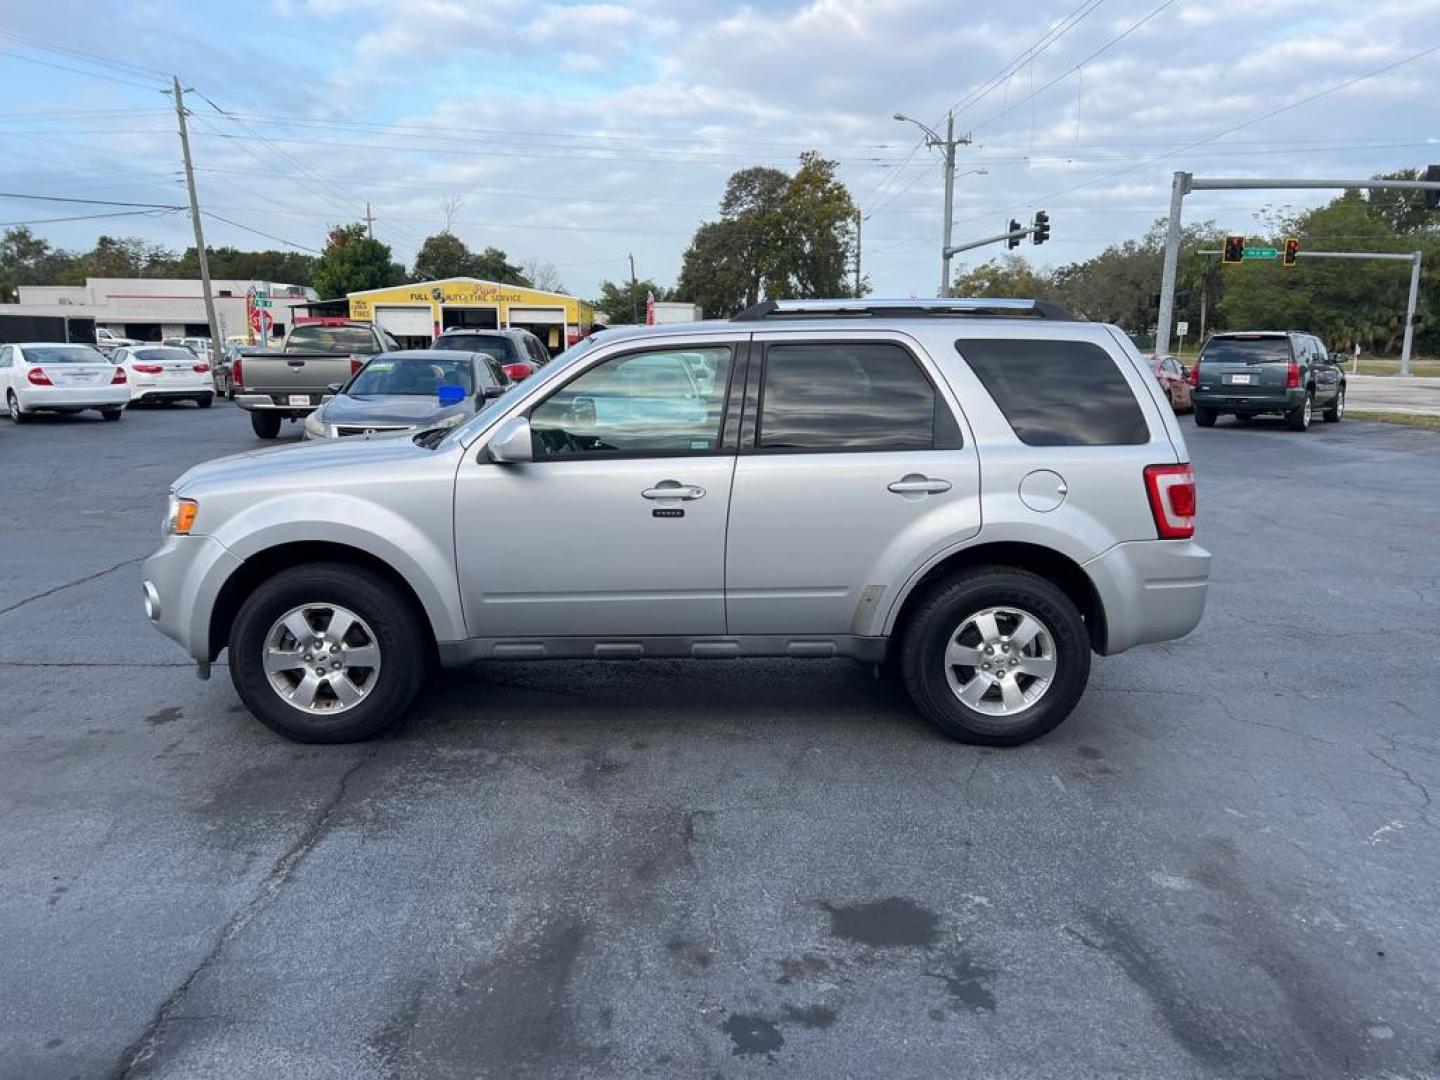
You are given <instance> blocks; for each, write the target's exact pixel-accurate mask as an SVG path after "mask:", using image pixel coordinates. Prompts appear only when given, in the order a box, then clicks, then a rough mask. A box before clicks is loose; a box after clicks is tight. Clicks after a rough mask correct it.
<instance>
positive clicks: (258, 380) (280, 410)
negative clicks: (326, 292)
mask: <svg viewBox="0 0 1440 1080" xmlns="http://www.w3.org/2000/svg"><path fill="white" fill-rule="evenodd" d="M399 349H400V343H399V342H398V341H396V340H395V339H394V337H392V336H391V335H390V334H389V332H387V331H386V330H385V329H384V328H383V327H379V326H373V325H371V324H370V323H363V322H350V323H340V324H306V325H304V326H297V327H295V329H293V330H291V331H290V336H289V337H287V338H286V339H285V347H284V348H283V349H264V350H258V351H255V352H245V353H242V354H241V358H240V361H239V362H237V361H235V360H232V361H231V363H230V375H231V379H232V380H233V384H234V389H235V393H234V397H235V404H237V405H239V406H240V408H242V409H244V410H245V411H246V412H248V413H249V414H250V426H251V427H252V428H253V429H254V431H255V434H256V435H258V436H259V437H260V438H262V439H273V438H275V437H276V436H278V435H279V434H280V424H281V421H283V420H303V419H304V418H305V417H307V416H309V415H310V413H312V412H314V411H315V409H317V408H318V407H319V406H320V403H321V401H322V400H323V399H324V398H325V396H326V395H327V394H330V393H332V391H331V389H330V387H331V386H333V385H335V384H337V383H345V382H347V381H348V380H349V379H350V376H352V375H354V374H355V373H356V372H358V371H359V370H360V369H361V367H363V366H364V364H365V361H366V360H368V359H370V357H372V356H374V355H375V354H377V353H382V352H398V351H399Z"/></svg>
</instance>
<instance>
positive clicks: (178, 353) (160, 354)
mask: <svg viewBox="0 0 1440 1080" xmlns="http://www.w3.org/2000/svg"><path fill="white" fill-rule="evenodd" d="M135 359H136V360H151V361H154V362H156V363H159V362H162V361H164V362H167V363H171V364H176V363H180V364H193V363H195V354H194V353H192V352H191V351H190V350H189V349H170V348H164V349H136V350H135Z"/></svg>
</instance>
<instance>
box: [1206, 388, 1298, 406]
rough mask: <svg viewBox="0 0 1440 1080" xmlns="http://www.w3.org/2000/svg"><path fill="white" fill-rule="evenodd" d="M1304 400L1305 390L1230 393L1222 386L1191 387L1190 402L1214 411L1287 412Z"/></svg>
mask: <svg viewBox="0 0 1440 1080" xmlns="http://www.w3.org/2000/svg"><path fill="white" fill-rule="evenodd" d="M1304 401H1305V391H1304V390H1303V389H1295V390H1272V391H1269V392H1268V393H1252V394H1232V393H1226V392H1225V389H1224V388H1223V387H1212V388H1211V389H1209V390H1206V389H1192V390H1191V391H1190V402H1191V404H1192V405H1199V406H1200V407H1201V408H1202V409H1213V410H1214V411H1215V412H1289V411H1290V410H1291V409H1295V408H1298V407H1299V406H1300V405H1302V404H1303V403H1304Z"/></svg>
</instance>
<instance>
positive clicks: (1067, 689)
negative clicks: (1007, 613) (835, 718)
mask: <svg viewBox="0 0 1440 1080" xmlns="http://www.w3.org/2000/svg"><path fill="white" fill-rule="evenodd" d="M919 605H920V606H919V608H918V609H917V610H916V611H915V615H914V617H913V618H912V619H910V620H909V622H908V624H907V627H906V630H905V636H904V641H903V643H902V650H903V651H902V654H901V665H902V670H903V672H904V676H905V686H906V689H907V690H909V692H910V697H911V700H912V701H914V703H915V706H916V708H917V709H919V710H920V714H921V715H922V716H924V717H925V719H926V720H928V721H929V722H930V723H931V724H933V725H934V726H935V727H937V728H939V729H940V731H942V732H944V733H945V734H946V735H949V736H950V737H951V738H953V739H958V740H959V741H961V742H966V743H977V744H980V745H983V746H1018V745H1019V744H1021V743H1025V742H1029V741H1030V740H1031V739H1035V738H1039V737H1040V736H1041V735H1044V734H1045V733H1046V732H1048V731H1050V730H1052V729H1053V728H1054V727H1055V726H1056V725H1057V724H1059V723H1060V722H1061V721H1062V720H1064V719H1065V718H1066V717H1067V716H1069V715H1070V712H1071V710H1072V709H1074V708H1075V703H1076V702H1078V701H1079V700H1080V695H1081V694H1082V693H1084V691H1085V684H1086V682H1088V681H1089V678H1090V638H1089V634H1088V633H1087V632H1086V629H1085V622H1084V620H1083V619H1082V618H1081V617H1080V612H1079V611H1078V610H1077V609H1076V607H1075V604H1074V603H1073V602H1072V601H1071V600H1070V598H1069V597H1068V596H1066V595H1065V593H1064V592H1063V591H1062V590H1061V589H1060V588H1059V587H1058V586H1056V585H1055V584H1054V583H1052V582H1050V581H1049V580H1047V579H1045V578H1043V577H1040V576H1039V575H1038V574H1032V573H1030V572H1029V571H1026V570H1019V569H1016V568H1014V567H1008V566H985V567H978V568H976V569H974V570H967V571H965V572H963V573H960V574H957V575H955V576H954V577H952V578H950V579H948V580H946V581H943V582H941V583H940V584H938V585H937V586H936V587H935V588H933V589H932V590H930V592H929V593H928V594H927V595H926V596H925V597H923V598H922V599H921V600H920V601H919ZM1007 606H1008V607H1014V608H1017V609H1020V610H1022V611H1024V612H1026V613H1028V614H1029V615H1030V616H1032V617H1034V618H1035V619H1037V620H1038V621H1039V622H1040V624H1041V625H1042V626H1043V627H1044V629H1045V631H1046V632H1047V633H1048V634H1049V636H1050V639H1051V641H1052V643H1053V647H1054V659H1055V669H1054V675H1053V677H1052V680H1051V684H1050V686H1049V687H1048V688H1047V689H1046V690H1045V691H1044V693H1043V694H1042V695H1041V697H1040V698H1039V700H1038V701H1036V702H1035V703H1034V704H1033V705H1030V706H1029V707H1028V708H1025V709H1023V710H1022V711H1021V712H1020V713H1019V714H1017V715H1014V716H1011V717H1008V718H999V717H994V716H991V715H987V714H986V713H984V712H982V711H979V710H977V709H974V708H971V707H970V706H969V705H967V704H965V703H964V702H962V701H961V700H960V699H959V697H958V696H956V693H955V692H954V691H953V690H952V689H951V687H950V682H949V680H948V679H947V676H946V666H945V652H946V649H947V648H948V646H949V645H950V643H951V641H952V640H953V639H954V637H955V634H956V632H957V631H958V630H959V629H960V628H961V626H962V625H963V624H964V623H965V621H966V620H967V619H969V618H970V617H971V616H972V615H975V614H976V613H977V612H982V611H984V610H985V609H986V608H991V607H1007Z"/></svg>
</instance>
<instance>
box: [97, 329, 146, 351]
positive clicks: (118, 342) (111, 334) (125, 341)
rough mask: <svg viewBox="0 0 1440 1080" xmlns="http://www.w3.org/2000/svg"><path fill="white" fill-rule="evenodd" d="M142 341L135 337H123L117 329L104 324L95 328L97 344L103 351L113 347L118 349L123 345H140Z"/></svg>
mask: <svg viewBox="0 0 1440 1080" xmlns="http://www.w3.org/2000/svg"><path fill="white" fill-rule="evenodd" d="M139 344H141V342H140V341H138V340H136V339H135V338H128V337H121V336H120V335H119V334H117V333H115V331H113V330H110V329H108V328H107V327H104V326H97V327H96V328H95V345H96V347H97V348H98V349H100V351H101V352H109V351H110V350H111V349H118V348H120V347H121V346H122V345H139Z"/></svg>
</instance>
